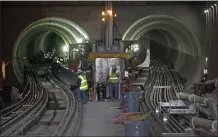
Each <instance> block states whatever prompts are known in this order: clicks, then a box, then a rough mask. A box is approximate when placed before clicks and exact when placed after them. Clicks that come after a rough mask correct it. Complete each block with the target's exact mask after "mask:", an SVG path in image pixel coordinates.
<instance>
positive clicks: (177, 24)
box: [123, 15, 202, 56]
mask: <svg viewBox="0 0 218 137" xmlns="http://www.w3.org/2000/svg"><path fill="white" fill-rule="evenodd" d="M158 26H159V28H160V26H162V28H166V26H169V28H170V29H174V30H175V29H176V30H177V31H179V32H180V33H181V32H182V33H183V34H186V35H187V36H189V39H191V41H192V42H193V44H192V46H193V47H192V49H194V50H193V52H194V53H193V54H196V55H195V56H201V55H202V51H201V47H200V44H199V42H198V40H197V38H196V36H195V35H194V34H193V33H192V31H191V30H190V29H189V28H188V27H187V26H186V25H184V24H183V23H182V22H181V21H179V20H178V19H176V18H174V17H171V16H168V15H150V16H146V17H143V18H142V19H139V20H138V21H136V22H135V23H134V24H132V25H131V26H130V27H129V28H128V30H127V31H126V32H125V34H124V36H123V40H137V39H139V38H140V35H142V34H141V33H146V32H148V31H149V30H151V28H153V29H155V28H156V27H158ZM137 31H139V32H140V33H139V32H137Z"/></svg>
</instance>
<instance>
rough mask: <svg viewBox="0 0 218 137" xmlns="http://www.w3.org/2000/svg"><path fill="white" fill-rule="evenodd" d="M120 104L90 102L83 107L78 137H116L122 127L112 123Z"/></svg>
mask: <svg viewBox="0 0 218 137" xmlns="http://www.w3.org/2000/svg"><path fill="white" fill-rule="evenodd" d="M117 106H118V102H89V103H88V104H87V105H86V106H84V107H83V116H82V121H81V126H80V131H79V134H78V136H115V135H116V133H117V132H118V131H119V130H120V128H121V127H119V126H118V125H115V124H113V123H112V120H113V119H114V118H115V117H116V114H117V113H118V112H119V110H118V109H117V108H116V107H117Z"/></svg>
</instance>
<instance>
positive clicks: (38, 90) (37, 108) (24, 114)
mask: <svg viewBox="0 0 218 137" xmlns="http://www.w3.org/2000/svg"><path fill="white" fill-rule="evenodd" d="M32 74H33V73H32ZM27 80H28V82H27V85H26V87H27V86H28V89H27V90H26V91H25V92H26V93H25V95H23V96H24V97H23V99H22V100H21V101H19V102H18V103H16V104H14V105H12V106H10V107H8V108H6V109H4V110H2V111H1V135H2V136H9V135H12V134H16V133H18V132H21V133H22V132H23V129H24V127H26V126H27V125H29V124H30V123H31V122H32V121H35V120H37V117H36V116H35V114H37V113H40V112H42V110H43V107H44V105H45V104H46V93H45V92H44V91H43V89H42V86H41V85H40V83H39V81H38V80H37V76H36V75H34V74H33V75H31V74H30V73H29V74H28V75H27Z"/></svg>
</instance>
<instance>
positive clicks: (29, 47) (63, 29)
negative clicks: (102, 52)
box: [12, 17, 89, 83]
mask: <svg viewBox="0 0 218 137" xmlns="http://www.w3.org/2000/svg"><path fill="white" fill-rule="evenodd" d="M82 41H89V36H88V34H87V33H86V31H85V30H83V29H82V28H81V27H80V26H79V25H77V24H76V23H74V22H72V21H70V20H68V19H64V18H59V17H47V18H43V19H40V20H37V21H35V22H33V23H31V24H30V25H29V26H27V27H26V28H25V29H24V30H23V31H22V32H21V33H20V35H19V37H18V38H17V40H16V42H15V45H14V48H13V54H12V55H13V60H12V64H13V68H14V72H15V75H16V77H17V79H18V81H19V82H20V83H22V82H23V69H24V66H30V67H31V66H32V64H40V65H46V64H47V65H49V64H51V63H52V62H46V60H45V59H44V58H43V57H44V56H42V55H41V54H43V55H45V54H46V53H51V52H52V51H53V50H55V51H56V52H55V56H58V57H64V56H65V55H66V54H65V53H64V51H63V49H64V47H68V49H69V45H70V44H76V43H82ZM40 55H41V56H40ZM33 62H34V63H33Z"/></svg>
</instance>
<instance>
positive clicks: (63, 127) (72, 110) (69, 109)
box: [1, 73, 81, 136]
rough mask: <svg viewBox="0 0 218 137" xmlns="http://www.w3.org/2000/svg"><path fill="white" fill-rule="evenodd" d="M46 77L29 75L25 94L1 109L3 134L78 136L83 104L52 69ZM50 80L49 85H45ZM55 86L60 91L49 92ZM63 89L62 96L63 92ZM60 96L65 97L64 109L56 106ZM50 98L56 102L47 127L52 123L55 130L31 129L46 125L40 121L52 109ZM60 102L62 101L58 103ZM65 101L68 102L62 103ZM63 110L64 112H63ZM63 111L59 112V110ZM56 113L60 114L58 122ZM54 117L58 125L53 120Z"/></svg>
mask: <svg viewBox="0 0 218 137" xmlns="http://www.w3.org/2000/svg"><path fill="white" fill-rule="evenodd" d="M47 74H49V75H48V76H47V78H45V79H43V80H42V78H39V77H38V76H37V73H33V75H28V76H27V80H28V82H27V85H26V87H28V89H27V92H26V93H25V96H24V98H23V99H22V100H21V101H20V102H18V103H16V104H14V105H12V106H10V107H9V108H7V109H4V110H2V111H1V135H2V136H9V135H21V136H30V135H39V136H42V135H49V136H51V135H52V136H76V135H77V132H78V128H79V126H80V120H81V104H80V103H78V102H77V101H76V99H75V97H74V95H73V93H72V91H70V89H69V88H68V87H67V86H65V84H64V83H63V82H60V81H59V80H58V79H57V78H55V77H53V76H52V75H51V73H47ZM46 83H47V84H49V85H50V88H48V87H47V89H46V87H45V85H46ZM48 89H50V91H51V90H52V89H59V94H55V93H51V92H49V90H48ZM60 93H61V95H62V96H60ZM57 98H62V102H64V103H62V104H61V105H62V108H61V109H62V110H61V112H60V110H58V109H60V107H59V108H58V107H57V104H58V102H57ZM49 101H51V102H52V101H53V102H54V103H55V105H56V107H55V110H54V113H53V115H52V118H51V119H50V120H49V121H48V123H47V128H48V127H51V129H52V131H51V132H50V133H49V134H48V132H46V131H45V130H46V128H44V131H45V132H31V131H32V129H34V128H36V126H37V127H38V128H43V126H44V125H43V124H39V123H40V120H42V119H43V116H45V115H46V114H47V112H48V111H49V109H48V107H47V106H48V105H49ZM59 105H60V104H59ZM63 105H65V106H64V107H63ZM63 111H64V112H63ZM59 112H60V113H59ZM56 116H59V121H58V122H57V118H56ZM54 121H55V125H56V126H55V128H54V124H52V123H54Z"/></svg>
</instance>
